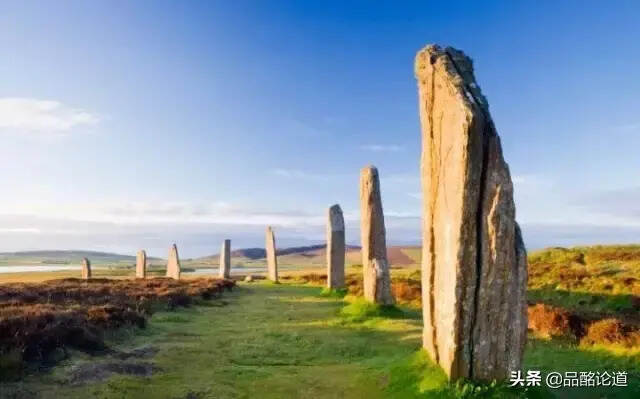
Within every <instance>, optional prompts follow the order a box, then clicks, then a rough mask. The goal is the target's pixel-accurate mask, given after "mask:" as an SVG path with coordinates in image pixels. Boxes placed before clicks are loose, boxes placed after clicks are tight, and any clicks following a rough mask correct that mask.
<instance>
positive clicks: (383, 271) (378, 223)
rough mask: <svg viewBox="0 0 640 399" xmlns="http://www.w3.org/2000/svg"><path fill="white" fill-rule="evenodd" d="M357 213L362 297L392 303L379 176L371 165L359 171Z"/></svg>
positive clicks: (381, 302) (377, 301)
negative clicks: (359, 234) (362, 281)
mask: <svg viewBox="0 0 640 399" xmlns="http://www.w3.org/2000/svg"><path fill="white" fill-rule="evenodd" d="M360 213H361V215H360V233H361V235H362V272H363V274H364V297H365V299H367V300H368V301H370V302H374V303H377V304H381V305H392V304H393V296H392V295H391V276H390V273H389V261H388V260H387V243H386V238H385V236H386V232H385V228H384V213H383V212H382V198H381V197H380V178H379V177H378V169H376V168H375V167H374V166H367V167H365V168H363V169H362V170H361V171H360Z"/></svg>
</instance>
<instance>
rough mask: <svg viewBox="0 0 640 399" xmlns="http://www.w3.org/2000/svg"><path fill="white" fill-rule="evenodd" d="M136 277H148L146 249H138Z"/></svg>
mask: <svg viewBox="0 0 640 399" xmlns="http://www.w3.org/2000/svg"><path fill="white" fill-rule="evenodd" d="M136 277H137V278H145V277H147V253H146V252H145V251H144V249H142V250H140V251H138V253H137V254H136Z"/></svg>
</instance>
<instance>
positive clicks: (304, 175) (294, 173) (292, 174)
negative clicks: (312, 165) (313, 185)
mask: <svg viewBox="0 0 640 399" xmlns="http://www.w3.org/2000/svg"><path fill="white" fill-rule="evenodd" d="M271 174H273V175H275V176H279V177H284V178H287V179H309V180H322V181H326V180H330V179H335V178H343V177H345V175H329V174H319V173H311V172H306V171H303V170H298V169H283V168H278V169H273V170H271Z"/></svg>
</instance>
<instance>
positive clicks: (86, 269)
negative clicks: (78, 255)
mask: <svg viewBox="0 0 640 399" xmlns="http://www.w3.org/2000/svg"><path fill="white" fill-rule="evenodd" d="M82 278H83V279H84V280H89V279H91V262H90V261H89V259H87V258H82Z"/></svg>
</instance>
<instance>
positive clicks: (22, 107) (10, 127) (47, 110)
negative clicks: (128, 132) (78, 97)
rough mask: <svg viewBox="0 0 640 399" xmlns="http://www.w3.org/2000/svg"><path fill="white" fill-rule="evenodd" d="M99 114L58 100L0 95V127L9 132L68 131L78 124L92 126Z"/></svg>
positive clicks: (63, 132)
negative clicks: (1, 96) (0, 96)
mask: <svg viewBox="0 0 640 399" xmlns="http://www.w3.org/2000/svg"><path fill="white" fill-rule="evenodd" d="M99 121H100V118H99V117H98V115H96V114H94V113H91V112H88V111H85V110H83V109H79V108H72V107H70V106H68V105H65V104H62V103H60V102H58V101H52V100H40V99H35V98H20V97H4V98H0V130H2V131H5V132H9V133H12V134H24V133H55V134H58V135H61V134H65V133H68V132H69V131H70V130H72V129H73V128H75V127H78V126H92V125H95V124H97V123H98V122H99Z"/></svg>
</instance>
